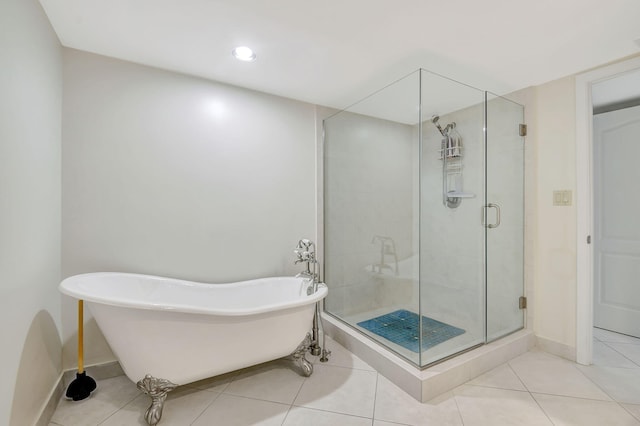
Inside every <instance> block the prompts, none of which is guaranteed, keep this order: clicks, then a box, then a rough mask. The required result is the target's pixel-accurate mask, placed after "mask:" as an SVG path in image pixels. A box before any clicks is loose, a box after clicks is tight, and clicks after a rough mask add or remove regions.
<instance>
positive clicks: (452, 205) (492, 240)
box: [322, 69, 524, 367]
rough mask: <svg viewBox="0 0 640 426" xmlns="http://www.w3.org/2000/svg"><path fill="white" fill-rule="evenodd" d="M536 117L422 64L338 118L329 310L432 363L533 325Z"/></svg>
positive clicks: (328, 137)
mask: <svg viewBox="0 0 640 426" xmlns="http://www.w3.org/2000/svg"><path fill="white" fill-rule="evenodd" d="M523 114H524V109H523V107H522V106H521V105H519V104H517V103H514V102H512V101H510V100H507V99H505V98H502V97H499V96H495V95H492V94H490V93H488V92H485V91H482V90H479V89H475V88H473V87H470V86H468V85H465V84H462V83H459V82H456V81H453V80H451V79H448V78H445V77H443V76H440V75H437V74H434V73H431V72H429V71H426V70H423V69H421V70H418V71H416V72H414V73H412V74H410V75H408V76H406V77H405V78H403V79H401V80H398V81H396V82H395V83H393V84H391V85H389V86H387V87H385V88H383V89H382V90H379V91H378V92H376V93H374V94H373V95H371V96H369V97H367V98H365V99H364V100H362V101H360V102H358V103H356V104H354V105H352V106H351V107H349V108H347V109H346V110H343V111H340V112H338V113H336V114H334V115H332V116H331V117H329V118H327V119H325V120H324V142H323V152H324V154H323V158H322V163H323V191H324V194H323V209H324V212H323V215H324V236H323V247H324V256H323V259H324V277H323V279H324V281H325V282H326V283H327V285H328V286H329V294H328V296H327V299H326V300H325V312H327V313H328V314H330V315H332V316H334V317H336V318H338V319H339V320H341V321H343V322H344V323H345V324H347V325H348V326H350V327H353V328H355V329H356V330H358V331H359V332H361V333H363V334H365V335H367V336H368V337H370V338H371V339H373V340H375V341H376V342H378V343H379V344H380V345H383V346H385V347H387V348H388V349H390V350H392V351H393V352H395V353H396V354H397V355H399V356H401V357H403V358H405V359H406V360H409V361H410V362H412V363H414V364H415V365H416V366H419V367H425V366H428V365H430V364H433V363H436V362H439V361H441V360H443V359H445V358H448V357H450V356H452V355H454V354H456V353H458V352H462V351H465V350H467V349H470V348H473V347H476V346H478V345H482V344H485V343H487V342H490V341H492V340H495V339H497V338H499V337H502V336H504V335H507V334H509V333H512V332H514V331H516V330H518V329H520V328H522V327H523V325H524V315H523V312H524V311H523V310H521V309H520V305H519V302H520V297H521V296H522V295H523V246H524V241H523V234H524V232H523V231H524V221H523V216H524V211H523V195H524V194H523V191H524V183H523V182H524V143H523V142H524V141H523V137H522V136H520V131H519V130H520V125H521V124H522V123H523V119H524V117H523Z"/></svg>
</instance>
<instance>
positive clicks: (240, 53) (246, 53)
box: [231, 46, 256, 62]
mask: <svg viewBox="0 0 640 426" xmlns="http://www.w3.org/2000/svg"><path fill="white" fill-rule="evenodd" d="M231 53H232V54H233V57H234V58H236V59H238V60H240V61H246V62H253V61H255V60H256V54H255V53H254V52H253V50H251V49H249V48H248V47H247V46H238V47H236V48H235V49H233V51H232V52H231Z"/></svg>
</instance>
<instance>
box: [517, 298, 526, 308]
mask: <svg viewBox="0 0 640 426" xmlns="http://www.w3.org/2000/svg"><path fill="white" fill-rule="evenodd" d="M518 307H519V308H520V309H527V298H526V297H524V296H520V299H518Z"/></svg>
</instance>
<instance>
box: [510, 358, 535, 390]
mask: <svg viewBox="0 0 640 426" xmlns="http://www.w3.org/2000/svg"><path fill="white" fill-rule="evenodd" d="M507 365H508V366H509V368H510V369H511V371H513V374H515V375H516V377H517V378H518V380H520V383H522V386H524V388H525V390H526V391H527V392H529V393H531V390H530V389H529V386H527V384H526V383H525V382H524V380H522V377H520V375H519V374H518V372H517V371H516V369H515V368H513V366H512V365H511V361H507Z"/></svg>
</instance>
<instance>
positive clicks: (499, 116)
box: [483, 93, 524, 342]
mask: <svg viewBox="0 0 640 426" xmlns="http://www.w3.org/2000/svg"><path fill="white" fill-rule="evenodd" d="M486 105H487V106H486V123H487V125H486V191H487V192H486V200H485V201H486V204H485V205H486V207H485V209H484V215H483V216H484V220H483V222H484V225H485V230H486V256H487V260H486V265H487V266H486V273H487V277H486V285H487V290H486V291H487V295H486V304H487V310H486V311H487V342H490V341H493V340H496V339H498V338H500V337H502V336H504V335H507V334H509V333H512V332H514V331H516V330H519V329H521V328H522V327H523V326H524V310H523V309H521V308H520V306H519V302H520V297H521V296H523V293H524V138H523V137H522V136H520V124H522V123H524V107H523V106H522V105H520V104H517V103H515V102H513V101H510V100H508V99H505V98H502V97H499V96H495V95H492V94H490V93H487V103H486Z"/></svg>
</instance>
